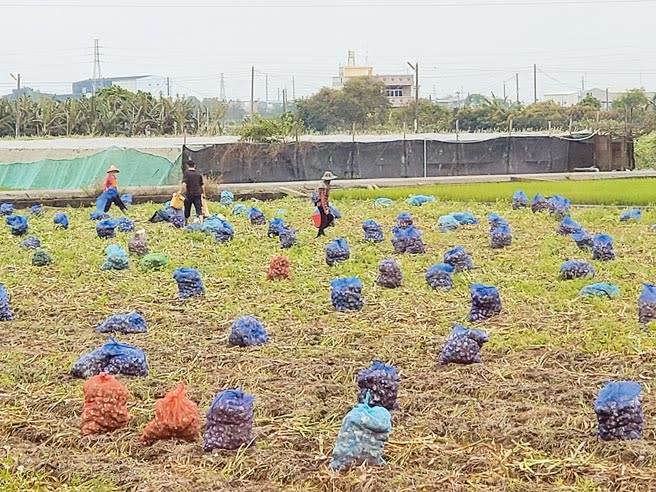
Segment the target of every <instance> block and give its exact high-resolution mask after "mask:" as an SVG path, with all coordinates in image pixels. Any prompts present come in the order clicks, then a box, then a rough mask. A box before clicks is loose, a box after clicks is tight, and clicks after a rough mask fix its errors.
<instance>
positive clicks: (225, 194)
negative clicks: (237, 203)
mask: <svg viewBox="0 0 656 492" xmlns="http://www.w3.org/2000/svg"><path fill="white" fill-rule="evenodd" d="M234 200H235V195H234V193H232V192H231V191H228V190H223V191H222V192H221V195H219V203H221V205H223V206H224V207H229V206H230V205H232V202H233V201H234Z"/></svg>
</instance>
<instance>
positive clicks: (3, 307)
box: [0, 283, 14, 321]
mask: <svg viewBox="0 0 656 492" xmlns="http://www.w3.org/2000/svg"><path fill="white" fill-rule="evenodd" d="M12 319H14V312H13V311H12V310H11V306H10V305H9V293H8V292H7V290H6V289H5V286H4V285H3V284H1V283H0V321H11V320H12Z"/></svg>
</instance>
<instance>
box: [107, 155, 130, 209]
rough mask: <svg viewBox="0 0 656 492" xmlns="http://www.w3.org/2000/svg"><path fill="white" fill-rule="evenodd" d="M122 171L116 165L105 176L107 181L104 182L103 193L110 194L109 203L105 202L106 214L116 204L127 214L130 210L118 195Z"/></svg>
mask: <svg viewBox="0 0 656 492" xmlns="http://www.w3.org/2000/svg"><path fill="white" fill-rule="evenodd" d="M120 172H121V171H120V170H119V169H118V168H117V167H116V166H114V165H111V166H110V167H109V169H107V176H105V181H103V192H105V193H107V194H108V198H107V201H106V202H105V209H104V212H105V213H107V212H109V209H110V208H111V206H112V203H114V204H116V206H117V207H118V208H120V209H121V211H122V212H123V213H124V214H125V213H127V210H128V208H127V207H126V206H125V204H124V203H123V200H121V197H120V196H119V194H118V177H117V175H118V173H120Z"/></svg>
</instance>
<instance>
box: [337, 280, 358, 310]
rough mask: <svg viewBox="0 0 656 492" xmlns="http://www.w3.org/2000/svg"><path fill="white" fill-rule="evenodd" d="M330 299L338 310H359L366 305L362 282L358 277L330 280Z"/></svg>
mask: <svg viewBox="0 0 656 492" xmlns="http://www.w3.org/2000/svg"><path fill="white" fill-rule="evenodd" d="M330 299H331V301H332V303H333V306H334V307H335V309H337V311H359V310H360V309H362V307H363V306H364V299H363V298H362V282H360V279H358V278H357V277H346V278H336V279H334V280H333V281H331V282H330Z"/></svg>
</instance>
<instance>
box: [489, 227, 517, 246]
mask: <svg viewBox="0 0 656 492" xmlns="http://www.w3.org/2000/svg"><path fill="white" fill-rule="evenodd" d="M511 244H512V231H511V229H510V226H509V225H508V224H504V225H500V226H497V227H493V228H492V230H491V231H490V246H492V249H501V248H505V247H507V246H510V245H511Z"/></svg>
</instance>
